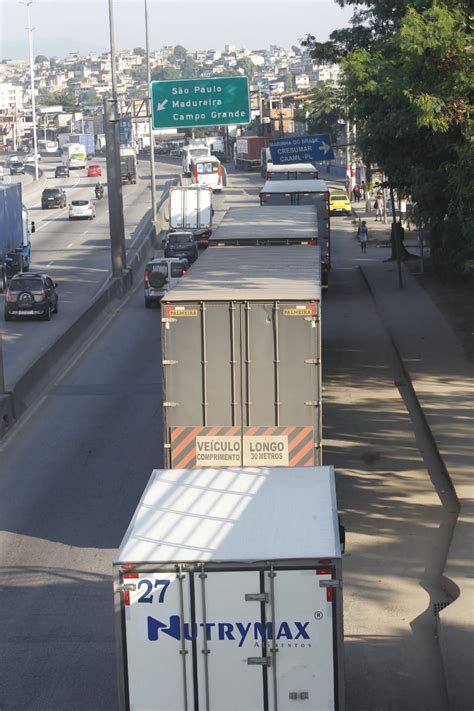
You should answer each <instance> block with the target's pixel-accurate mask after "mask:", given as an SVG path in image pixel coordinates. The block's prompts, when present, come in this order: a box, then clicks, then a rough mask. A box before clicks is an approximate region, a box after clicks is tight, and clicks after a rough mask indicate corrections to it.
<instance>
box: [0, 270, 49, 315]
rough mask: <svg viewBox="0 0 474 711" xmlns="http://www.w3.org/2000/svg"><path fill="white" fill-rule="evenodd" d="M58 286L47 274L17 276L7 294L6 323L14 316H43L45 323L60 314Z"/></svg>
mask: <svg viewBox="0 0 474 711" xmlns="http://www.w3.org/2000/svg"><path fill="white" fill-rule="evenodd" d="M57 288H58V285H57V284H56V283H55V282H54V281H53V280H52V279H51V277H49V276H48V275H47V274H16V275H15V276H14V277H13V278H12V279H11V281H10V283H9V285H8V289H7V292H6V294H5V321H11V320H12V318H13V317H14V316H41V318H42V319H43V320H44V321H49V320H50V319H51V314H52V313H53V312H54V313H56V314H57V313H58V294H57V291H56V289H57Z"/></svg>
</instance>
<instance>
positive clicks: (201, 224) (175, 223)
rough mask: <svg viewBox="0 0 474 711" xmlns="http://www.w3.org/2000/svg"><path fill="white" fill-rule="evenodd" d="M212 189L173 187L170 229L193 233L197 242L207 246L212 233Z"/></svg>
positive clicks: (171, 191) (202, 186)
mask: <svg viewBox="0 0 474 711" xmlns="http://www.w3.org/2000/svg"><path fill="white" fill-rule="evenodd" d="M212 213H213V210H212V188H210V187H206V186H204V185H173V186H172V187H171V188H170V228H171V229H172V230H184V231H192V233H193V234H194V238H195V240H196V242H197V243H198V244H199V245H200V246H201V247H205V246H207V243H208V240H209V237H210V235H211V232H212Z"/></svg>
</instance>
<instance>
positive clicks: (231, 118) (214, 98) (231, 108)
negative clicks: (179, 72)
mask: <svg viewBox="0 0 474 711" xmlns="http://www.w3.org/2000/svg"><path fill="white" fill-rule="evenodd" d="M151 103H152V119H153V128H196V127H197V126H225V125H228V124H247V123H250V120H251V117H250V99H249V82H248V79H247V77H216V78H214V79H176V80H174V79H173V80H170V81H152V82H151Z"/></svg>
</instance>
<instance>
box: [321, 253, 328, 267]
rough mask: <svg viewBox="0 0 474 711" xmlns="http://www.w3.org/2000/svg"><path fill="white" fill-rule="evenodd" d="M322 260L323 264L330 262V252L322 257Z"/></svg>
mask: <svg viewBox="0 0 474 711" xmlns="http://www.w3.org/2000/svg"><path fill="white" fill-rule="evenodd" d="M321 262H322V264H324V265H327V264H329V254H326V255H325V256H324V257H323V258H322V260H321Z"/></svg>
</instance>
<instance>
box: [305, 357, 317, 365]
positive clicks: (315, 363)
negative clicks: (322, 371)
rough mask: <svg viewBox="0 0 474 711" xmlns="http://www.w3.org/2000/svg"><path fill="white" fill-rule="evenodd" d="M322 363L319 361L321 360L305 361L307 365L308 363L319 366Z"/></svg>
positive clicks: (307, 359)
mask: <svg viewBox="0 0 474 711" xmlns="http://www.w3.org/2000/svg"><path fill="white" fill-rule="evenodd" d="M320 362H321V361H320V360H319V358H306V359H305V363H307V364H308V365H319V364H320Z"/></svg>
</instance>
